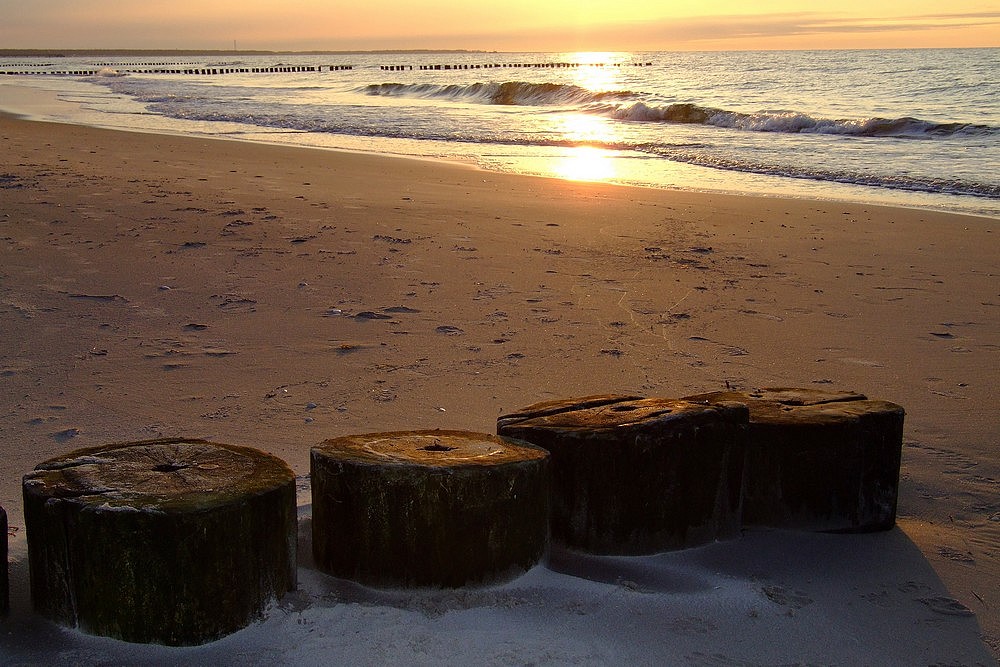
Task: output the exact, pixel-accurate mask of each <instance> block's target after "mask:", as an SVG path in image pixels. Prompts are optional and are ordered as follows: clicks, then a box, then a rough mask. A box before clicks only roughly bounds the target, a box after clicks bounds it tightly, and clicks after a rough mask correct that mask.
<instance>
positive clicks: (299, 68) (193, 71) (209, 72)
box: [2, 65, 354, 76]
mask: <svg viewBox="0 0 1000 667" xmlns="http://www.w3.org/2000/svg"><path fill="white" fill-rule="evenodd" d="M353 69H354V65H296V66H291V65H290V66H283V67H203V68H185V69H151V68H139V69H135V68H125V69H123V68H115V69H114V71H116V72H118V73H121V74H188V75H200V76H217V75H220V74H278V73H283V72H324V71H326V72H339V71H345V70H353ZM2 73H3V74H10V75H16V76H29V75H32V76H37V75H44V76H96V75H98V74H100V73H101V70H93V69H88V70H59V71H38V70H33V71H25V70H19V71H8V72H2Z"/></svg>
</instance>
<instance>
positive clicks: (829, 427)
mask: <svg viewBox="0 0 1000 667" xmlns="http://www.w3.org/2000/svg"><path fill="white" fill-rule="evenodd" d="M687 400H691V401H696V402H703V403H717V402H725V401H737V402H740V403H744V404H745V405H747V406H748V408H749V410H750V439H749V443H748V458H747V475H746V478H747V479H746V495H745V497H744V514H743V520H744V523H746V524H749V525H763V526H771V527H780V528H789V529H801V530H814V531H825V532H867V531H876V530H889V529H890V528H892V527H893V525H895V521H896V503H897V493H898V487H899V467H900V459H901V454H902V443H903V419H904V416H905V413H904V410H903V408H902V407H900V406H899V405H896V404H895V403H889V402H886V401H878V400H868V399H867V398H866V397H865V396H864V395H862V394H858V393H855V392H841V391H823V390H818V389H802V388H772V389H760V390H756V391H749V392H737V391H725V392H714V393H708V394H699V395H696V396H688V397H687Z"/></svg>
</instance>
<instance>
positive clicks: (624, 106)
mask: <svg viewBox="0 0 1000 667" xmlns="http://www.w3.org/2000/svg"><path fill="white" fill-rule="evenodd" d="M358 92H361V93H364V94H366V95H372V96H381V97H401V98H412V99H434V100H451V101H456V102H459V101H461V102H473V103H479V104H499V105H517V106H529V107H532V106H567V105H572V106H576V107H578V110H579V111H581V112H583V113H588V114H595V115H602V116H606V117H609V118H613V119H615V120H621V121H631V122H647V123H650V122H658V123H690V124H698V125H709V126H714V127H721V128H728V129H734V130H743V131H747V132H781V133H791V134H807V133H811V134H837V135H844V136H856V137H896V138H908V139H920V138H940V137H951V136H989V135H995V134H1000V128H997V127H993V126H990V125H978V124H973V123H938V122H933V121H927V120H921V119H919V118H911V117H904V118H860V119H851V118H848V119H829V118H817V117H815V116H811V115H809V114H806V113H801V112H797V111H786V110H779V111H759V112H755V113H746V112H741V111H730V110H727V109H717V108H714V107H708V106H700V105H698V104H693V103H689V102H679V103H667V104H662V103H658V102H655V101H652V100H649V99H644V98H645V97H647V96H644V95H643V94H641V93H636V92H632V91H627V90H623V91H591V90H587V89H586V88H582V87H580V86H575V85H570V84H557V83H528V82H524V81H507V82H504V83H473V84H466V85H460V84H453V85H443V84H430V83H411V84H404V83H381V84H371V85H368V86H363V87H361V88H359V89H358Z"/></svg>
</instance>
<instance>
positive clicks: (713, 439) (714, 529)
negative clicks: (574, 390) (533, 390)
mask: <svg viewBox="0 0 1000 667" xmlns="http://www.w3.org/2000/svg"><path fill="white" fill-rule="evenodd" d="M746 421H747V411H746V408H745V407H744V406H742V405H713V406H705V405H696V404H693V403H688V402H685V401H678V400H668V399H652V398H648V399H635V398H634V397H630V396H606V397H599V396H589V397H586V398H582V399H569V400H566V401H550V402H546V403H539V404H536V405H533V406H529V407H527V408H524V409H522V410H519V411H517V412H515V413H512V414H510V415H504V416H502V417H500V419H499V420H498V424H497V432H498V433H500V434H501V435H505V436H509V437H513V438H518V439H521V440H525V441H527V442H531V443H533V444H535V445H538V446H540V447H543V448H544V449H547V450H548V451H549V452H550V453H551V454H552V463H551V467H552V524H551V528H552V537H553V539H554V540H558V541H560V542H562V543H565V544H566V545H567V546H568V547H570V548H572V549H578V550H581V551H587V552H591V553H599V554H622V555H639V554H646V553H655V552H658V551H666V550H670V549H680V548H685V547H690V546H695V545H698V544H703V543H706V542H710V541H713V540H718V539H725V538H729V537H736V536H737V535H738V533H739V528H740V521H739V519H740V512H741V510H740V503H741V498H742V477H743V465H744V437H745V430H746Z"/></svg>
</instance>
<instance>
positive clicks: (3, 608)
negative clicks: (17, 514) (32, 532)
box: [0, 507, 10, 615]
mask: <svg viewBox="0 0 1000 667" xmlns="http://www.w3.org/2000/svg"><path fill="white" fill-rule="evenodd" d="M0 528H2V529H3V549H2V550H0V555H2V556H3V571H0V615H3V614H6V613H7V610H8V609H9V608H10V580H9V573H8V570H7V540H8V536H7V510H5V509H4V508H3V507H0Z"/></svg>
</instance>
